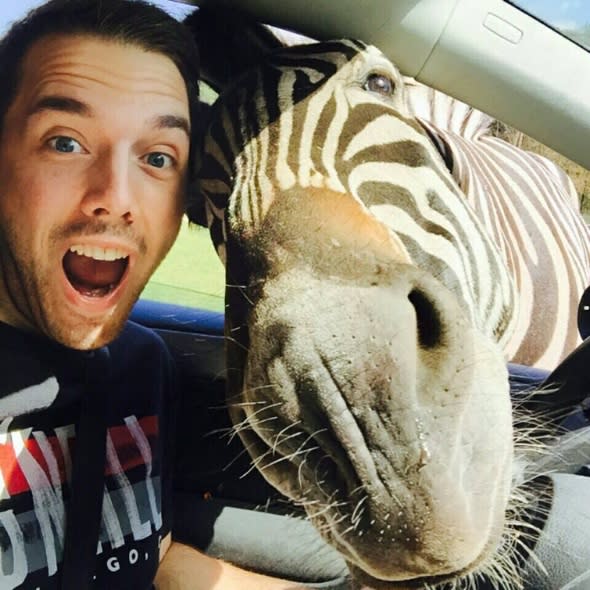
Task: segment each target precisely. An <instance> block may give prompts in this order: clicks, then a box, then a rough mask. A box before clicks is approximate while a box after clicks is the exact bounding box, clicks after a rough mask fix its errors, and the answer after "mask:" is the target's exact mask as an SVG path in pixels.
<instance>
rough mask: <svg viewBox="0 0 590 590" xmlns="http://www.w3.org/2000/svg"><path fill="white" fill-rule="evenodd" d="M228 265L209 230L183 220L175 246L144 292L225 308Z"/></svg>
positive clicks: (194, 304)
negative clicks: (221, 258) (212, 240)
mask: <svg viewBox="0 0 590 590" xmlns="http://www.w3.org/2000/svg"><path fill="white" fill-rule="evenodd" d="M224 285H225V273H224V268H223V265H222V264H221V262H220V261H219V258H218V257H217V254H216V253H215V250H214V249H213V246H212V244H211V239H210V238H209V231H208V230H206V229H204V228H201V227H197V226H190V227H189V225H188V222H187V221H186V220H183V223H182V228H181V230H180V234H179V236H178V239H177V240H176V243H175V244H174V247H173V248H172V250H170V253H169V254H168V256H167V257H166V259H165V260H164V262H162V264H161V265H160V267H159V268H158V270H157V271H156V272H155V274H154V276H153V277H152V280H151V281H150V282H149V283H148V285H147V286H146V288H145V289H144V291H143V294H142V297H143V298H144V299H153V300H155V301H165V302H167V303H175V304H177V305H188V306H190V307H201V308H204V309H211V310H215V311H223V295H224Z"/></svg>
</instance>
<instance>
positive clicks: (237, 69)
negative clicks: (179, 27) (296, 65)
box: [184, 2, 283, 92]
mask: <svg viewBox="0 0 590 590" xmlns="http://www.w3.org/2000/svg"><path fill="white" fill-rule="evenodd" d="M184 23H185V25H186V26H188V28H189V29H190V30H191V32H192V34H193V36H194V38H195V40H196V42H197V45H198V47H199V52H200V55H201V79H202V80H204V81H205V82H207V83H208V84H209V85H210V86H211V87H213V88H214V89H215V90H216V91H218V92H221V91H223V90H225V89H226V88H227V87H228V86H229V85H230V84H231V83H232V82H233V81H234V80H235V79H236V78H237V77H238V76H239V75H240V74H242V73H243V72H245V71H246V70H247V69H249V68H251V67H252V66H254V65H256V64H257V63H258V62H260V61H261V59H262V58H263V57H264V56H265V55H266V54H268V53H269V52H271V51H273V50H274V49H278V48H281V47H283V44H282V43H281V41H280V40H279V39H278V38H277V37H276V36H275V35H273V34H272V32H271V31H270V29H268V28H267V27H265V26H264V25H263V24H261V23H259V22H257V21H256V20H254V19H253V18H251V17H250V16H248V15H246V14H244V13H242V12H239V11H237V10H235V9H230V8H227V7H223V6H219V5H217V3H216V2H212V3H209V4H206V5H205V6H203V7H201V8H199V9H197V10H195V11H194V12H193V13H192V14H190V15H189V16H188V17H187V18H186V19H185V21H184Z"/></svg>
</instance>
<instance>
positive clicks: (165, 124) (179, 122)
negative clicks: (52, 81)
mask: <svg viewBox="0 0 590 590" xmlns="http://www.w3.org/2000/svg"><path fill="white" fill-rule="evenodd" d="M153 123H154V127H156V129H181V130H182V131H184V132H185V133H186V134H187V136H188V137H190V134H191V128H190V125H189V122H188V119H187V118H186V117H179V116H177V115H160V116H157V117H154V120H153Z"/></svg>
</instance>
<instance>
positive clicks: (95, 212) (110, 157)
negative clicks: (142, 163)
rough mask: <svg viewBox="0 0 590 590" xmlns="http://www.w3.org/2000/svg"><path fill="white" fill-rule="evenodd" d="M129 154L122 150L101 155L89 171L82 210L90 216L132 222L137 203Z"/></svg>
mask: <svg viewBox="0 0 590 590" xmlns="http://www.w3.org/2000/svg"><path fill="white" fill-rule="evenodd" d="M131 176H132V168H131V161H130V158H129V155H128V154H127V153H125V152H123V151H122V150H121V151H119V152H117V151H115V150H113V151H111V152H109V153H105V154H102V155H101V156H100V157H99V158H98V159H97V160H96V161H95V162H94V163H93V164H92V167H91V169H90V170H89V171H88V178H87V185H86V191H85V194H84V198H83V200H82V207H81V208H82V211H83V213H84V214H85V215H87V216H88V217H103V218H106V217H110V218H112V219H113V220H115V219H118V218H123V219H124V220H125V221H126V222H127V223H133V218H134V200H133V187H132V178H131Z"/></svg>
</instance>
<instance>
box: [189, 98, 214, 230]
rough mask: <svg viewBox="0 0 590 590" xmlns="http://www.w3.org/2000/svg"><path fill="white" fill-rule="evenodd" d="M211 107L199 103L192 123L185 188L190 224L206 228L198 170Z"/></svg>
mask: <svg viewBox="0 0 590 590" xmlns="http://www.w3.org/2000/svg"><path fill="white" fill-rule="evenodd" d="M210 112H211V105H209V104H207V103H205V102H202V101H200V102H199V114H198V117H195V121H194V122H193V125H194V128H193V130H192V133H191V137H192V141H191V161H190V164H189V166H190V173H189V181H188V186H187V200H186V214H187V217H188V219H189V221H190V222H191V223H196V224H197V225H202V226H203V227H207V212H206V205H205V197H204V195H203V193H202V192H201V186H200V181H199V170H200V168H201V164H202V160H203V138H204V137H205V133H206V130H207V125H208V123H209V117H210Z"/></svg>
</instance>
